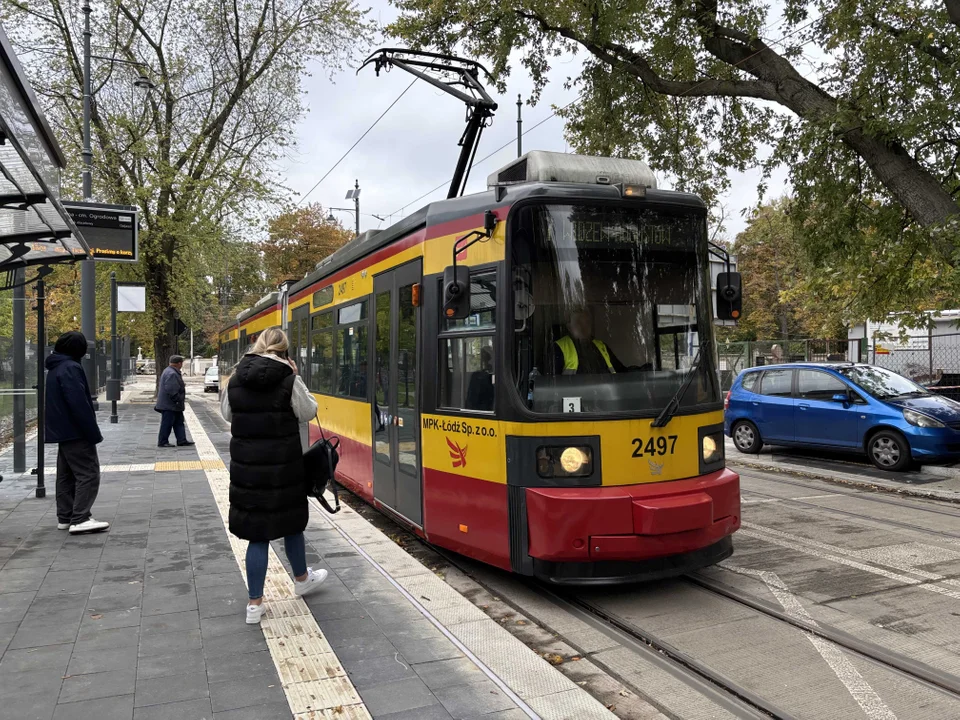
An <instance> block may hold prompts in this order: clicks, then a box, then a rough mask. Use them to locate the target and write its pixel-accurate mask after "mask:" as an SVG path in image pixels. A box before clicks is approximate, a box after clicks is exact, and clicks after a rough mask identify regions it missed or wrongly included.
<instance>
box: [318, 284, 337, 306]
mask: <svg viewBox="0 0 960 720" xmlns="http://www.w3.org/2000/svg"><path fill="white" fill-rule="evenodd" d="M332 302H333V285H327V286H326V287H325V288H321V289H319V290H317V291H316V292H315V293H314V294H313V306H314V307H315V308H319V307H323V306H324V305H329V304H330V303H332Z"/></svg>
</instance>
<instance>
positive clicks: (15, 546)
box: [0, 377, 615, 720]
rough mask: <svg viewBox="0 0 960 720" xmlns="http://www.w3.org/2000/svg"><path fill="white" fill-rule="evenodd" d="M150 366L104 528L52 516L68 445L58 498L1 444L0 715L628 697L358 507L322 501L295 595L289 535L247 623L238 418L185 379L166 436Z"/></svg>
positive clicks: (418, 711) (63, 717) (107, 429)
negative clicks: (160, 437)
mask: <svg viewBox="0 0 960 720" xmlns="http://www.w3.org/2000/svg"><path fill="white" fill-rule="evenodd" d="M152 382H153V378H152V377H150V378H143V379H140V380H139V381H137V382H133V383H131V387H129V388H128V390H127V392H126V393H125V396H124V400H125V402H124V403H123V404H121V405H120V413H119V414H120V422H119V423H118V424H115V425H111V424H109V422H108V413H109V410H108V406H107V404H106V403H101V408H102V410H101V412H100V422H101V428H102V430H103V434H104V442H103V443H102V444H101V445H100V460H101V467H102V473H103V474H102V480H101V489H100V495H99V498H98V500H97V502H96V504H95V506H94V508H93V510H94V516H95V517H96V518H97V519H102V520H108V521H110V522H111V523H112V526H111V528H110V530H109V532H106V533H101V534H96V535H85V536H69V535H68V533H67V532H65V531H59V530H57V527H56V513H55V510H54V495H55V490H54V487H55V480H54V476H55V472H54V471H53V468H54V467H55V454H56V446H48V448H47V450H46V453H45V455H46V456H47V467H48V471H47V488H48V489H47V496H46V498H44V499H36V498H35V496H34V487H35V483H36V478H35V476H32V475H30V474H29V473H27V474H24V475H19V476H17V475H13V474H11V473H8V472H4V471H5V470H7V469H8V468H9V466H10V465H11V464H12V463H11V462H10V457H9V451H7V452H6V453H3V454H0V472H4V474H5V479H4V481H3V482H2V483H0V696H2V697H3V702H2V703H0V720H6V719H7V718H10V719H11V720H14V719H15V720H32V719H36V720H51V719H54V720H85V719H86V718H91V719H92V718H96V720H113V719H114V718H116V719H118V720H119V719H123V720H160V719H163V718H170V719H174V718H175V719H177V720H194V719H196V720H201V719H204V720H209V719H213V718H216V719H217V720H243V719H245V718H249V719H254V718H255V719H256V720H270V719H272V718H278V719H287V718H297V719H304V720H306V719H310V720H319V719H320V718H330V719H331V720H332V719H334V718H335V719H336V720H353V719H355V718H384V719H387V718H389V719H390V720H402V719H404V718H407V719H411V720H413V719H416V720H433V719H446V718H459V719H463V720H466V719H467V718H485V719H487V720H514V719H518V720H519V719H521V718H544V720H553V719H567V718H577V719H578V720H579V719H581V718H583V719H592V718H612V717H615V715H614V714H613V713H611V712H610V711H609V710H607V708H606V707H605V706H604V705H603V704H601V703H600V702H598V701H597V700H596V699H594V698H593V697H592V696H591V695H590V694H589V693H587V692H586V691H585V690H584V689H583V688H581V687H580V686H579V685H578V684H577V683H575V682H574V681H572V680H571V679H569V678H568V677H567V676H566V675H564V674H563V673H561V672H559V671H558V670H557V669H555V668H554V667H553V666H552V665H550V664H549V663H548V662H547V661H546V660H545V659H543V658H542V657H541V656H540V655H538V654H537V653H536V652H534V651H533V650H532V649H530V648H529V647H527V646H526V645H525V644H524V643H523V642H522V641H521V640H519V639H518V638H517V637H515V636H514V635H512V634H510V633H509V632H508V631H506V630H505V629H504V628H502V627H501V626H500V625H498V624H497V622H496V621H495V620H494V619H493V618H491V617H489V616H488V615H486V614H485V613H484V612H483V610H481V609H480V608H478V607H477V606H475V605H474V604H473V603H471V602H470V601H469V600H468V599H467V598H465V597H464V596H463V595H461V594H460V593H458V592H457V591H456V590H455V589H454V588H453V587H451V586H450V585H448V584H447V583H445V582H444V581H443V580H442V579H441V578H439V577H437V576H436V575H435V574H434V573H433V572H432V571H431V570H430V569H429V568H427V567H426V566H424V565H422V564H421V563H419V562H418V561H417V560H416V559H414V558H413V557H411V556H410V555H408V554H407V553H406V552H405V551H404V550H403V549H402V548H400V547H399V546H398V545H397V544H396V543H394V542H393V541H392V540H391V539H390V538H389V537H387V535H385V534H384V533H383V532H381V531H380V530H379V529H377V528H376V527H374V526H373V525H372V524H370V523H369V522H368V521H367V520H365V519H364V518H363V517H361V515H360V514H358V513H356V512H354V511H353V510H351V509H350V508H348V507H344V508H343V510H342V512H341V513H339V514H337V515H336V516H329V515H327V514H326V513H324V512H323V511H322V510H321V509H319V507H313V508H311V521H310V525H309V527H308V529H307V532H306V536H307V556H308V564H310V565H311V566H312V567H314V568H315V569H316V568H325V569H327V570H328V571H329V573H330V576H329V577H328V579H327V580H326V582H325V584H324V587H323V588H322V589H321V590H320V591H318V592H317V593H315V594H313V595H311V596H308V597H306V598H298V597H296V596H294V595H293V592H292V582H291V580H290V576H289V573H288V572H287V570H286V569H285V568H284V567H283V565H282V562H285V558H283V551H282V548H281V547H280V546H279V545H278V546H277V547H275V548H274V549H273V550H272V551H271V558H270V567H269V570H268V577H267V587H266V593H265V600H264V602H265V603H266V605H267V608H268V610H267V613H266V615H265V616H264V618H263V620H262V623H261V625H259V626H256V625H253V626H251V625H246V623H245V617H244V608H245V605H246V596H247V594H246V586H245V582H244V577H243V557H244V553H245V543H244V542H243V541H239V540H237V539H236V538H234V537H232V536H231V535H229V533H228V532H227V531H226V528H225V520H226V513H227V509H228V486H229V473H228V471H227V467H228V466H229V452H228V451H229V428H228V426H227V424H226V423H224V422H223V420H222V419H221V418H220V417H219V411H218V407H217V403H216V402H215V396H212V395H211V396H207V397H204V396H203V395H202V393H201V392H196V393H194V392H193V391H191V394H190V395H189V399H188V408H187V412H186V417H187V428H188V434H189V435H190V436H191V437H192V439H193V440H195V441H196V445H195V446H194V447H189V448H175V449H164V448H157V447H156V444H157V432H158V429H159V419H160V416H159V415H158V414H156V413H155V412H154V411H153V409H152V404H148V402H147V401H146V399H147V398H148V397H149V394H150V393H149V386H148V385H147V383H149V385H152ZM141 385H143V387H140V386H141ZM34 465H35V453H34V452H31V453H30V454H29V455H28V467H33V466H34ZM281 558H283V561H281Z"/></svg>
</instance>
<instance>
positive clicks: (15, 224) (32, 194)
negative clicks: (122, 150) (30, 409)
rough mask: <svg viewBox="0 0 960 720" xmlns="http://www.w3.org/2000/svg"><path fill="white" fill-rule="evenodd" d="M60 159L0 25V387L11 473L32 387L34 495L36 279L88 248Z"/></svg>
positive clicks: (20, 449) (39, 284) (41, 338)
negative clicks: (31, 323) (1, 359)
mask: <svg viewBox="0 0 960 720" xmlns="http://www.w3.org/2000/svg"><path fill="white" fill-rule="evenodd" d="M65 166H66V159H65V157H64V155H63V151H62V150H61V148H60V146H59V144H58V143H57V141H56V138H55V137H54V135H53V132H52V131H51V129H50V125H49V124H48V123H47V120H46V118H45V117H44V115H43V112H42V111H41V109H40V104H39V103H38V101H37V97H36V95H35V94H34V92H33V89H32V88H31V86H30V83H29V82H28V81H27V77H26V74H25V73H24V72H23V67H22V66H21V65H20V62H19V60H18V59H17V56H16V54H15V53H14V51H13V47H12V45H11V43H10V40H9V38H8V37H7V35H6V33H5V32H4V31H3V28H2V26H0V291H11V290H12V291H13V338H12V343H11V347H12V352H13V363H12V364H13V385H12V387H2V388H0V393H2V394H4V395H8V396H12V398H13V408H14V410H13V435H14V472H18V471H19V472H24V471H25V466H24V463H25V452H24V450H25V437H26V408H25V406H26V403H25V398H26V396H27V395H30V394H32V393H33V392H36V393H37V427H38V431H37V468H36V470H35V472H36V474H37V497H44V495H45V494H46V493H45V489H44V481H43V455H44V454H43V443H44V437H43V420H44V418H43V403H44V398H43V392H44V372H43V359H44V348H45V347H46V337H45V328H44V281H43V278H44V277H45V276H46V275H48V274H49V273H50V272H52V270H53V267H54V266H55V265H57V264H59V263H69V262H76V261H78V260H83V259H85V258H86V257H87V256H88V255H89V248H88V247H87V244H86V243H85V242H84V239H83V237H82V236H81V234H80V232H79V231H78V230H77V228H76V226H75V225H74V224H73V222H72V221H71V220H70V216H69V215H68V214H67V212H66V211H65V210H64V208H63V206H62V205H61V204H60V173H61V171H62V170H63V168H64V167H65ZM30 284H34V285H35V286H36V295H35V301H36V309H37V344H36V365H37V373H36V378H35V379H30V380H27V379H26V377H25V367H26V362H25V359H26V333H25V313H26V302H25V288H26V286H27V285H30ZM34 388H35V390H34ZM18 465H19V467H18Z"/></svg>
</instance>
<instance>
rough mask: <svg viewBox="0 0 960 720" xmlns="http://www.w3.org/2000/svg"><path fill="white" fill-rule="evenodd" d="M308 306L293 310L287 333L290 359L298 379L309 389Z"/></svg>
mask: <svg viewBox="0 0 960 720" xmlns="http://www.w3.org/2000/svg"><path fill="white" fill-rule="evenodd" d="M309 332H310V306H309V305H301V306H300V307H298V308H295V309H294V311H293V313H292V317H291V318H290V325H289V328H288V331H287V339H288V340H289V342H290V352H289V355H290V359H291V360H293V361H294V362H295V363H296V364H297V370H298V371H299V372H300V377H302V378H303V381H304V382H305V383H306V384H307V387H310V357H309V352H310V338H309V336H308V333H309Z"/></svg>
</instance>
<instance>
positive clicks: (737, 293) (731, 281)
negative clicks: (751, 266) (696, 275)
mask: <svg viewBox="0 0 960 720" xmlns="http://www.w3.org/2000/svg"><path fill="white" fill-rule="evenodd" d="M742 310H743V281H742V279H741V277H740V273H738V272H729V273H719V274H718V275H717V317H718V318H719V319H720V320H739V319H740V313H741V311H742Z"/></svg>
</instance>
